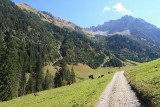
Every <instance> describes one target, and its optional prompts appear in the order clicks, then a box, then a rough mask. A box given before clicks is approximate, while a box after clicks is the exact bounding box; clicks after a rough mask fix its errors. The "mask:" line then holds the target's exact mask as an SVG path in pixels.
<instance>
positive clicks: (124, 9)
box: [113, 3, 131, 15]
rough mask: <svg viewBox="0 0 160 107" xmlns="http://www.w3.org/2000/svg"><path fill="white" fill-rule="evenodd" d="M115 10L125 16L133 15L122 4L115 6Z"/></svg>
mask: <svg viewBox="0 0 160 107" xmlns="http://www.w3.org/2000/svg"><path fill="white" fill-rule="evenodd" d="M113 8H114V9H116V11H117V12H120V13H123V14H125V15H131V12H130V11H129V10H128V9H126V8H125V7H124V6H123V5H122V3H117V4H116V5H114V6H113Z"/></svg>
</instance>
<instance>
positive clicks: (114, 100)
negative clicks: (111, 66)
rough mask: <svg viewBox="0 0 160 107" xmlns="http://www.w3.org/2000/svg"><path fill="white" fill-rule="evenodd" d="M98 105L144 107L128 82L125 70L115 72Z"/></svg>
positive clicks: (97, 106)
mask: <svg viewBox="0 0 160 107" xmlns="http://www.w3.org/2000/svg"><path fill="white" fill-rule="evenodd" d="M96 107H144V105H143V106H142V104H141V103H140V102H139V100H138V98H137V97H136V95H135V93H134V91H133V90H132V89H131V87H130V85H129V84H128V82H127V80H126V78H125V76H124V71H120V72H117V73H115V75H114V77H113V79H112V81H111V82H110V83H109V84H108V86H107V87H106V89H105V90H104V92H103V93H102V94H101V96H100V98H99V101H98V103H97V104H96Z"/></svg>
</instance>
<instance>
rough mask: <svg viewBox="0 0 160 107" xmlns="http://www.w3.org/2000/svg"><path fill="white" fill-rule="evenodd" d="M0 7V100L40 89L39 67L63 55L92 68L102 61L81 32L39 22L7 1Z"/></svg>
mask: <svg viewBox="0 0 160 107" xmlns="http://www.w3.org/2000/svg"><path fill="white" fill-rule="evenodd" d="M0 10H1V11H0V19H1V20H0V40H1V42H0V49H1V51H0V54H1V57H0V78H1V79H0V84H1V87H0V92H1V93H0V96H3V97H1V100H8V99H12V98H14V97H17V96H21V95H24V94H26V93H27V91H28V92H37V91H40V90H43V89H42V83H43V79H42V78H43V77H44V76H43V72H42V67H43V66H44V65H45V64H47V62H53V63H55V62H56V61H58V60H59V59H61V57H63V59H64V60H65V62H66V63H74V64H77V63H83V64H87V65H89V66H90V67H92V68H96V67H98V66H99V65H100V64H101V63H103V61H104V57H105V55H104V54H103V52H101V50H100V48H99V47H98V46H97V45H95V44H94V43H93V42H92V41H91V40H90V39H88V37H87V36H86V35H85V34H84V33H81V32H77V31H75V30H70V29H68V28H62V27H58V26H56V25H54V24H53V23H49V22H47V21H43V20H42V19H41V18H40V16H38V15H37V14H35V13H33V12H30V11H26V10H22V9H20V8H18V7H17V6H16V5H15V4H14V3H13V2H11V1H10V0H0ZM28 75H29V77H30V79H29V80H30V81H28V80H26V76H28ZM27 81H28V82H29V83H26V82H27ZM28 84H31V86H29V87H27V85H28ZM33 84H34V85H33ZM32 85H33V86H32ZM26 89H27V90H26Z"/></svg>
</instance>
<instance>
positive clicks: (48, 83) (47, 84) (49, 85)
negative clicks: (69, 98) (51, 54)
mask: <svg viewBox="0 0 160 107" xmlns="http://www.w3.org/2000/svg"><path fill="white" fill-rule="evenodd" d="M52 81H53V80H52V75H51V74H50V73H49V70H48V69H47V71H46V75H45V78H44V81H43V90H48V89H50V88H52V87H53V82H52Z"/></svg>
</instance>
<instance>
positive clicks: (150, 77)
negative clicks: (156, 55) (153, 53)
mask: <svg viewBox="0 0 160 107" xmlns="http://www.w3.org/2000/svg"><path fill="white" fill-rule="evenodd" d="M125 75H126V77H127V79H128V81H129V83H130V84H131V86H132V87H133V88H134V89H135V91H136V92H137V94H138V96H139V97H140V98H142V99H143V101H144V102H145V103H146V104H147V105H148V106H149V107H160V59H158V60H154V61H151V62H148V63H145V64H139V65H138V66H137V67H134V68H131V69H130V70H128V71H127V72H125Z"/></svg>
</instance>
